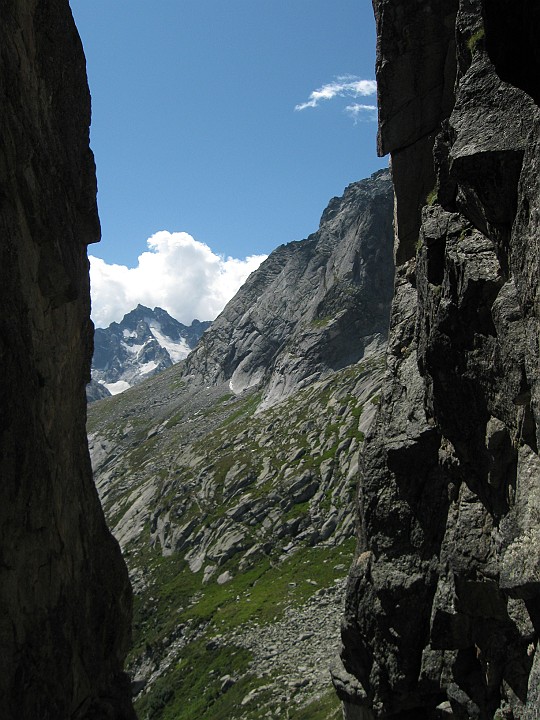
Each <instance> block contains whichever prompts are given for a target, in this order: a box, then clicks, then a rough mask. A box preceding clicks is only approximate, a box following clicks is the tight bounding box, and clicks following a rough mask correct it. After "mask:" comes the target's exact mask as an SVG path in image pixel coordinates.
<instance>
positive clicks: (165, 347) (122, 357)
mask: <svg viewBox="0 0 540 720" xmlns="http://www.w3.org/2000/svg"><path fill="white" fill-rule="evenodd" d="M210 324H211V323H210V322H209V321H206V322H200V321H199V320H193V322H192V323H191V325H189V326H188V325H183V324H182V323H181V322H178V320H175V319H174V318H173V317H171V316H170V315H169V313H168V312H166V311H165V310H163V309H162V308H159V307H156V308H154V309H153V310H151V309H150V308H148V307H145V306H144V305H137V307H136V308H135V310H132V311H131V312H129V313H127V315H124V318H123V320H122V321H121V322H119V323H117V322H113V323H111V324H110V325H109V327H108V328H96V330H95V333H94V358H93V360H92V382H91V383H90V385H89V386H88V390H87V395H88V399H89V401H90V402H93V401H95V400H99V399H101V398H103V397H107V396H109V395H116V394H118V393H120V392H123V391H124V390H127V389H128V388H129V387H132V386H133V385H137V384H138V383H140V382H141V381H142V380H146V379H147V378H149V377H152V375H155V374H156V373H158V372H160V371H161V370H165V368H168V367H171V365H174V364H175V363H177V362H179V361H180V360H183V359H184V358H185V357H187V355H189V353H190V352H191V350H192V349H193V348H194V347H195V346H196V344H197V342H198V341H199V338H200V337H201V335H202V334H203V333H204V331H205V330H206V329H207V328H208V327H209V326H210Z"/></svg>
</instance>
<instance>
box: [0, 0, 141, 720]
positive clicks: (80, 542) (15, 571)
mask: <svg viewBox="0 0 540 720" xmlns="http://www.w3.org/2000/svg"><path fill="white" fill-rule="evenodd" d="M89 122H90V102H89V95H88V89H87V84H86V75H85V64H84V57H83V53H82V48H81V44H80V40H79V37H78V35H77V32H76V30H75V27H74V24H73V20H72V17H71V13H70V10H69V5H68V2H67V0H50V2H46V3H45V2H36V0H17V2H15V1H14V0H6V1H5V2H2V4H1V6H0V127H1V143H0V186H1V190H0V231H1V236H2V243H1V248H0V253H1V257H0V306H1V308H2V314H1V316H0V357H1V358H2V380H1V383H0V477H1V478H2V482H1V484H0V488H1V489H0V637H1V646H2V650H1V652H0V704H1V713H0V714H1V715H2V718H6V720H9V719H11V718H13V720H15V719H16V720H20V719H21V718H23V719H27V718H28V720H30V718H31V719H32V720H33V719H34V718H58V719H63V718H73V719H75V718H76V719H77V720H83V719H85V720H89V719H90V718H104V717H108V718H117V719H118V720H119V719H120V718H122V719H127V718H133V717H134V715H133V711H132V709H131V702H130V689H129V683H128V682H127V678H126V676H124V675H123V673H122V664H123V660H124V656H125V653H126V651H127V647H128V644H129V638H130V606H131V595H130V587H129V583H128V578H127V573H126V570H125V566H124V564H123V561H122V559H121V556H120V553H119V550H118V546H117V544H116V542H115V541H114V540H113V538H112V536H111V535H110V534H109V532H108V530H107V528H106V525H105V521H104V517H103V513H102V511H101V508H100V505H99V501H98V498H97V494H96V491H95V488H94V485H93V483H92V474H91V468H90V461H89V456H88V449H87V444H86V439H85V393H84V386H85V383H86V382H87V381H88V380H89V374H90V356H91V337H92V335H91V324H90V319H89V314H90V313H89V287H88V283H89V281H88V263H87V259H86V245H87V244H88V243H90V242H95V241H97V240H98V239H99V223H98V218H97V213H96V180H95V172H94V163H93V158H92V154H91V152H90V150H89V145H88V126H89Z"/></svg>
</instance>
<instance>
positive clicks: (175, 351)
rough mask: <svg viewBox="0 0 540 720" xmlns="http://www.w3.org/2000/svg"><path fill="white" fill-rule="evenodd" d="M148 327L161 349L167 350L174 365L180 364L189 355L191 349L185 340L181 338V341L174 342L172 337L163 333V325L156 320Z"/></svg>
mask: <svg viewBox="0 0 540 720" xmlns="http://www.w3.org/2000/svg"><path fill="white" fill-rule="evenodd" d="M148 325H149V327H150V330H151V331H152V335H153V336H154V337H155V338H156V340H157V341H158V343H159V344H160V345H161V347H162V348H165V350H166V351H167V352H168V353H169V357H170V358H171V360H172V362H173V364H176V363H177V362H180V360H183V359H184V358H186V357H187V356H188V355H189V353H190V352H191V348H190V347H189V345H188V344H187V342H186V341H185V339H184V338H182V337H181V338H180V340H172V339H171V338H170V337H168V336H167V335H164V334H163V333H162V332H161V324H160V323H158V322H155V321H154V320H153V321H152V322H149V323H148Z"/></svg>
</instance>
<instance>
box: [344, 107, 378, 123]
mask: <svg viewBox="0 0 540 720" xmlns="http://www.w3.org/2000/svg"><path fill="white" fill-rule="evenodd" d="M345 112H346V113H347V114H349V115H350V116H351V117H352V118H354V123H355V125H356V123H357V122H358V121H361V120H365V121H373V120H377V106H376V105H362V104H361V103H353V104H352V105H347V107H346V108H345Z"/></svg>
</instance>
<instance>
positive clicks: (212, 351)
mask: <svg viewBox="0 0 540 720" xmlns="http://www.w3.org/2000/svg"><path fill="white" fill-rule="evenodd" d="M391 204H392V197H391V182H390V177H389V173H388V171H387V170H381V171H379V172H378V173H375V174H374V175H373V176H372V177H371V178H368V179H367V180H362V181H360V182H357V183H353V184H352V185H349V187H348V188H346V190H345V192H344V194H343V196H342V197H340V198H334V199H333V200H332V201H331V202H330V204H329V205H328V207H327V208H326V210H325V212H324V213H323V215H322V218H321V222H320V226H319V230H318V231H317V232H316V233H313V235H310V236H309V237H308V238H307V239H306V240H301V241H299V242H292V243H288V244H287V245H282V246H280V247H279V248H277V250H274V252H273V253H272V254H271V255H270V257H269V258H268V259H267V260H266V261H265V262H264V263H263V264H262V265H261V266H260V267H259V268H258V270H257V271H256V272H254V273H252V274H251V275H250V277H249V278H248V279H247V281H246V282H245V283H244V285H243V286H242V288H240V290H239V292H238V293H237V294H236V296H235V297H234V298H233V300H232V301H231V302H229V303H228V305H227V307H226V308H225V310H224V311H223V312H222V313H221V315H220V316H219V317H218V318H217V320H215V321H214V323H213V324H212V328H211V329H210V330H209V331H208V332H207V333H206V334H205V335H204V337H203V338H202V341H201V343H200V345H199V346H198V348H197V350H196V351H195V352H194V353H193V354H192V355H191V356H190V358H189V360H188V362H187V364H186V373H189V372H192V373H193V374H194V376H195V377H199V376H202V377H204V378H205V379H206V381H207V382H212V383H214V382H221V381H227V382H229V385H230V388H231V390H232V391H233V392H234V393H241V392H242V391H243V390H246V389H248V388H250V387H254V386H256V385H260V384H263V385H264V386H265V390H264V404H265V405H271V404H273V403H275V402H277V401H279V400H280V399H281V398H283V397H286V396H287V395H288V394H290V393H291V392H293V391H294V390H295V389H297V388H299V387H301V386H302V383H304V382H306V381H307V382H313V381H315V380H316V379H318V378H321V377H324V375H325V374H328V373H329V372H332V371H334V370H338V369H340V368H343V367H345V366H346V365H349V364H351V363H354V362H356V361H358V360H359V359H360V358H361V357H362V356H363V355H364V353H365V352H366V348H368V347H371V348H372V349H374V348H375V347H377V345H378V344H379V343H381V342H384V341H385V340H386V333H387V329H388V307H389V301H390V298H391V295H392V276H393V260H392V256H391V248H390V246H389V244H388V237H390V235H391V227H390V223H391Z"/></svg>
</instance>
